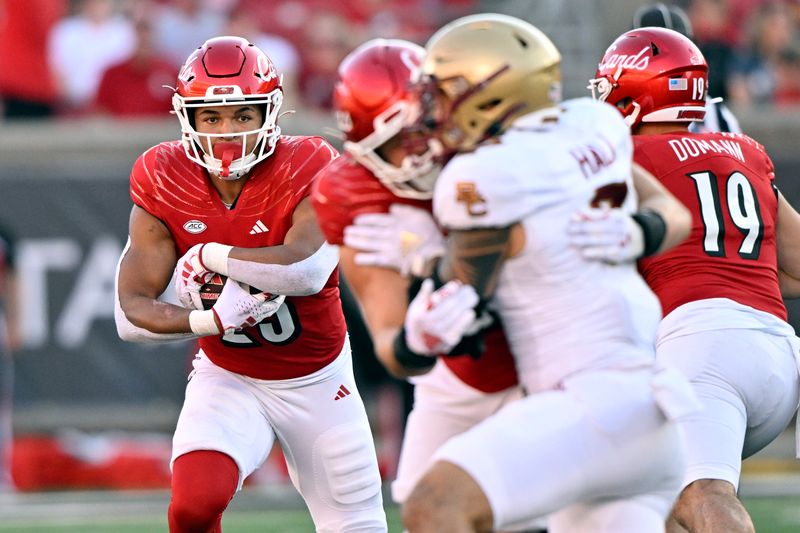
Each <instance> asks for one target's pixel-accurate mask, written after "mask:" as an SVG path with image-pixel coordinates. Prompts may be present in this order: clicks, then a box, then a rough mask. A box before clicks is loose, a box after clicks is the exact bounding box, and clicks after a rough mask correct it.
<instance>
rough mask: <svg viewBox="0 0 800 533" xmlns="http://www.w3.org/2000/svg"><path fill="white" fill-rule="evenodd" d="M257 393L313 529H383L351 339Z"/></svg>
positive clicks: (377, 532)
mask: <svg viewBox="0 0 800 533" xmlns="http://www.w3.org/2000/svg"><path fill="white" fill-rule="evenodd" d="M261 399H262V404H263V406H264V408H265V409H266V412H267V416H268V417H269V419H270V421H271V422H272V423H273V427H274V429H275V433H276V435H277V437H278V440H279V441H280V443H281V447H282V448H283V452H284V456H285V457H286V463H287V466H288V468H289V474H290V477H291V479H292V482H293V483H294V484H295V486H296V487H297V490H298V491H299V492H300V494H301V495H302V496H303V499H304V500H305V501H306V504H307V505H308V509H309V511H310V513H311V517H312V519H313V520H314V525H315V527H316V530H317V532H318V533H348V532H358V533H384V532H386V530H387V526H386V514H385V513H384V510H383V500H382V496H381V477H380V472H379V471H378V461H377V457H376V454H375V445H374V443H373V441H372V432H371V431H370V427H369V421H368V420H367V413H366V410H365V409H364V403H363V401H362V400H361V396H360V395H359V393H358V388H357V387H356V383H355V380H354V378H353V370H352V362H351V359H350V353H349V346H348V345H347V344H345V347H344V349H343V353H342V355H341V356H340V357H339V358H338V359H337V360H336V361H334V362H333V363H331V364H330V365H328V366H327V367H325V368H323V369H321V370H319V371H318V372H315V373H314V374H312V375H310V376H306V377H304V378H300V379H297V380H286V381H283V382H277V383H272V384H270V385H269V386H268V387H265V388H262V396H261Z"/></svg>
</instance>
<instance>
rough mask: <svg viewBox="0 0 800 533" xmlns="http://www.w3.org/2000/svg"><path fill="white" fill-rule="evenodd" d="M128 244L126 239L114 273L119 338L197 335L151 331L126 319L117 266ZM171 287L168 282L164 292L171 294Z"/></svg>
mask: <svg viewBox="0 0 800 533" xmlns="http://www.w3.org/2000/svg"><path fill="white" fill-rule="evenodd" d="M129 246H130V240H128V243H127V244H126V245H125V249H124V250H122V254H121V255H120V257H119V261H117V270H116V274H115V275H114V322H115V323H116V325H117V335H119V338H120V339H122V340H124V341H128V342H140V343H160V342H172V341H179V340H183V339H190V338H194V337H197V336H198V335H195V334H193V333H153V332H152V331H149V330H146V329H144V328H140V327H138V326H135V325H133V324H132V323H131V321H130V320H128V317H126V316H125V312H124V311H123V310H122V305H120V302H119V268H120V265H121V264H122V258H123V257H125V253H126V252H127V251H128V247H129ZM171 288H172V285H171V284H170V286H169V288H168V289H167V290H166V291H165V292H164V294H173V293H174V291H172V290H170V289H171Z"/></svg>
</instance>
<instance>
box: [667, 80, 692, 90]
mask: <svg viewBox="0 0 800 533" xmlns="http://www.w3.org/2000/svg"><path fill="white" fill-rule="evenodd" d="M688 88H689V80H687V79H686V78H670V79H669V90H670V91H685V90H686V89H688Z"/></svg>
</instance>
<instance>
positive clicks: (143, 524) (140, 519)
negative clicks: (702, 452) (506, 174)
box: [0, 497, 800, 533]
mask: <svg viewBox="0 0 800 533" xmlns="http://www.w3.org/2000/svg"><path fill="white" fill-rule="evenodd" d="M745 504H746V505H747V508H748V509H749V510H750V513H751V514H752V515H753V519H754V521H755V524H756V529H757V531H759V532H764V533H796V532H798V531H800V497H791V498H790V497H786V498H780V497H771V498H747V499H746V500H745ZM44 514H45V513H43V516H40V517H28V518H25V519H15V520H13V521H6V520H3V521H0V533H12V532H13V533H166V531H167V527H166V525H165V522H164V520H165V519H164V516H162V515H155V514H153V515H147V516H144V515H139V516H136V515H132V514H129V513H120V514H118V515H116V516H102V517H86V518H70V519H61V518H59V516H58V505H57V504H56V505H54V506H53V508H52V510H51V514H49V515H48V516H44ZM388 517H389V531H390V532H392V533H395V532H398V533H399V532H400V531H401V530H402V528H401V526H400V518H399V513H398V511H397V508H395V507H390V508H389V510H388ZM223 528H224V531H225V533H312V532H313V529H312V525H311V520H310V518H309V517H308V514H307V513H306V512H305V511H303V510H281V511H278V510H276V511H252V510H237V509H235V508H234V509H231V510H230V511H229V513H228V514H226V517H225V519H224V520H223Z"/></svg>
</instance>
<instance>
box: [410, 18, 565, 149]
mask: <svg viewBox="0 0 800 533" xmlns="http://www.w3.org/2000/svg"><path fill="white" fill-rule="evenodd" d="M425 48H426V51H427V57H426V60H425V62H424V63H423V67H422V72H423V76H425V77H426V78H427V79H428V80H429V81H430V84H431V86H435V89H436V90H438V91H439V100H438V102H437V104H436V105H437V106H438V109H437V110H436V112H435V115H436V116H435V118H434V119H433V120H432V122H433V123H434V124H435V127H436V129H437V130H438V134H439V136H440V137H441V141H442V143H443V144H444V145H445V146H446V148H448V149H450V150H455V151H459V152H464V151H470V150H473V149H475V148H476V147H477V146H478V145H479V144H480V143H481V142H483V141H485V140H486V139H489V138H491V137H495V136H497V135H499V134H500V133H502V132H503V131H504V130H505V129H506V127H507V126H508V125H509V124H510V123H511V122H512V121H513V120H514V119H515V118H517V117H520V116H522V115H526V114H528V113H531V112H533V111H536V110H538V109H542V108H545V107H550V106H553V105H555V104H557V103H558V102H559V101H560V100H561V67H560V65H561V54H560V53H559V52H558V49H557V48H556V47H555V45H554V44H553V43H552V42H551V41H550V39H549V38H548V37H547V36H546V35H545V34H544V33H542V32H541V31H540V30H539V29H538V28H536V27H534V26H533V25H531V24H529V23H527V22H525V21H523V20H520V19H518V18H514V17H510V16H507V15H499V14H490V13H485V14H478V15H471V16H467V17H463V18H460V19H457V20H455V21H453V22H451V23H449V24H447V25H445V26H444V27H442V28H441V29H440V30H439V31H437V32H436V33H435V34H434V35H433V36H432V37H431V38H430V39H429V40H428V43H427V44H426V46H425ZM442 96H443V97H444V98H443V99H442Z"/></svg>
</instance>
